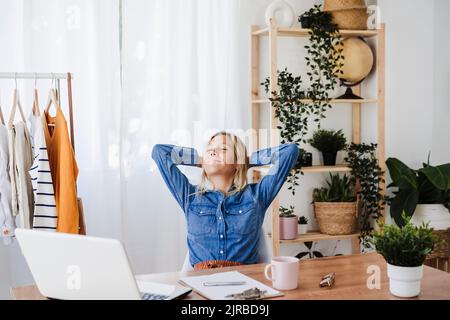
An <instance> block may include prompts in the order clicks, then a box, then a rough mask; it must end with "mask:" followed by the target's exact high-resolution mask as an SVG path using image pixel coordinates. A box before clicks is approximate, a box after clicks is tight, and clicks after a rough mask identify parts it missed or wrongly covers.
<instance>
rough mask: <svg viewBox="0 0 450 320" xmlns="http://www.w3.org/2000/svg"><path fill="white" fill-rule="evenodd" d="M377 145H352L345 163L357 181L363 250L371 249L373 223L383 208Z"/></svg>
mask: <svg viewBox="0 0 450 320" xmlns="http://www.w3.org/2000/svg"><path fill="white" fill-rule="evenodd" d="M376 150H377V144H374V143H372V144H365V143H362V144H357V143H352V144H351V145H350V146H349V147H348V148H347V151H348V154H347V157H346V158H345V161H346V162H347V163H348V165H349V167H350V168H351V173H352V175H353V177H354V178H355V179H357V180H358V182H359V186H360V190H359V191H358V192H357V196H358V200H359V201H358V203H359V208H358V211H359V215H358V216H359V228H360V233H361V236H360V241H361V243H362V245H363V250H364V249H366V248H370V247H371V242H370V239H371V235H372V231H373V226H372V223H373V221H374V220H375V221H378V219H379V218H380V217H381V212H382V210H383V208H384V199H383V195H382V193H381V192H382V189H381V183H382V182H384V177H383V175H384V172H383V171H382V170H381V168H380V166H379V165H378V159H377V157H376Z"/></svg>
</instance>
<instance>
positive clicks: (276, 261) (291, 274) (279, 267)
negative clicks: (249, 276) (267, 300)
mask: <svg viewBox="0 0 450 320" xmlns="http://www.w3.org/2000/svg"><path fill="white" fill-rule="evenodd" d="M269 268H270V269H271V273H272V276H269ZM298 269H299V259H297V258H295V257H274V258H273V259H272V262H271V263H270V264H268V265H267V266H266V268H265V269H264V275H265V276H266V278H267V280H270V281H272V286H273V287H274V288H275V289H278V290H293V289H296V288H297V287H298Z"/></svg>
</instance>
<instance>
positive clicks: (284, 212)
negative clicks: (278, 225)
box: [278, 206, 295, 218]
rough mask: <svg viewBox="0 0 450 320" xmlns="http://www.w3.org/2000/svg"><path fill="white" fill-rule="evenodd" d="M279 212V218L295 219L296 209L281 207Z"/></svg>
mask: <svg viewBox="0 0 450 320" xmlns="http://www.w3.org/2000/svg"><path fill="white" fill-rule="evenodd" d="M278 210H279V217H280V218H291V217H295V214H294V210H295V207H293V206H289V208H285V207H283V206H280V208H279V209H278Z"/></svg>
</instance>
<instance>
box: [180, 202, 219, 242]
mask: <svg viewBox="0 0 450 320" xmlns="http://www.w3.org/2000/svg"><path fill="white" fill-rule="evenodd" d="M216 209H217V208H216V207H213V206H207V205H191V206H190V207H189V209H188V216H187V223H188V233H190V234H192V235H194V236H201V235H206V234H209V233H212V232H213V231H214V230H215V228H216Z"/></svg>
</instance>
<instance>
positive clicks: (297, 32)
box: [252, 27, 378, 38]
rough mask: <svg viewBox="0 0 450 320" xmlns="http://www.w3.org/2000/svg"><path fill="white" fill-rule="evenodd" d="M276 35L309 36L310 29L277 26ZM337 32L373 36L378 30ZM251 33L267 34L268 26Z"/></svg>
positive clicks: (346, 34) (353, 35) (351, 35)
mask: <svg viewBox="0 0 450 320" xmlns="http://www.w3.org/2000/svg"><path fill="white" fill-rule="evenodd" d="M277 29H278V36H280V37H309V31H310V30H311V29H303V28H299V27H295V28H280V27H279V28H277ZM339 33H340V34H341V35H342V36H343V37H365V38H370V37H375V36H377V35H378V30H340V31H339ZM252 34H253V35H254V36H268V35H269V28H268V27H267V28H262V29H259V30H256V31H253V32H252Z"/></svg>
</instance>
